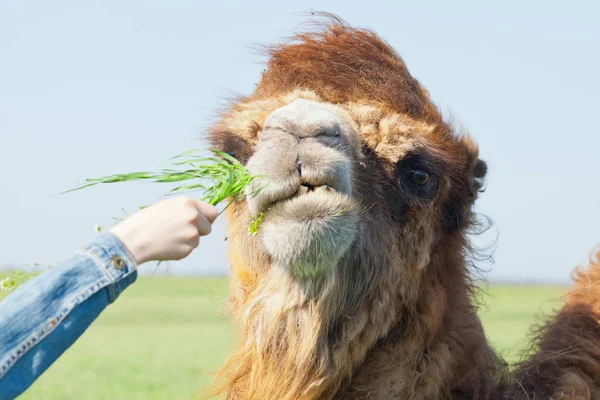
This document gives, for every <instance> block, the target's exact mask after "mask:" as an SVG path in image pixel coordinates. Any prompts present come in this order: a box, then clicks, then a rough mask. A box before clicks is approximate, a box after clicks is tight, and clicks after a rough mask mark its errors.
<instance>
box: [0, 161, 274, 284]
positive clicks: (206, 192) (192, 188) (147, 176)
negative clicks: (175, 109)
mask: <svg viewBox="0 0 600 400" xmlns="http://www.w3.org/2000/svg"><path fill="white" fill-rule="evenodd" d="M199 151H200V150H191V151H187V152H185V153H182V154H179V155H176V156H175V157H172V158H171V160H173V162H172V166H173V168H168V169H162V170H160V171H159V172H157V173H154V172H132V173H128V174H115V175H109V176H105V177H101V178H90V179H86V180H85V181H83V183H82V184H81V185H79V186H77V187H75V188H73V189H70V190H67V191H65V192H63V193H69V192H73V191H76V190H81V189H85V188H89V187H91V186H96V185H99V184H105V183H118V182H132V181H151V182H161V183H173V182H181V183H182V184H181V185H179V186H177V187H175V188H173V189H171V191H170V192H169V194H181V193H190V192H197V191H200V192H202V195H201V196H200V200H202V201H205V202H207V203H210V204H212V205H215V206H216V205H217V204H219V203H221V202H223V201H225V200H227V199H229V204H227V206H225V208H224V209H223V210H222V211H221V212H220V213H219V214H221V213H222V212H223V211H225V209H226V208H227V207H229V205H230V204H231V203H233V202H234V201H236V200H238V199H239V198H241V197H243V196H245V195H246V188H247V187H248V185H250V183H252V181H253V180H254V179H256V178H257V176H255V175H252V174H251V173H250V171H249V170H248V169H247V168H246V167H244V166H243V165H242V164H241V163H240V162H239V161H238V160H236V159H235V158H234V157H232V156H231V155H229V154H227V153H223V152H220V151H216V150H211V152H212V154H213V156H212V157H200V156H199V155H198V152H199ZM261 189H262V188H259V189H257V190H255V191H254V192H252V193H250V196H253V195H255V194H256V193H258V192H259V191H260V190H261ZM140 208H145V206H142V207H140ZM116 220H117V221H120V220H122V218H120V219H116ZM261 221H262V214H260V215H259V216H258V217H257V218H256V219H255V220H253V221H252V222H251V223H250V225H249V227H248V233H249V234H252V235H255V234H256V233H257V232H258V227H259V225H260V223H261ZM101 229H102V228H101V227H100V226H99V225H96V227H95V230H96V231H97V232H100V231H101ZM32 276H33V275H28V274H23V273H22V272H20V271H16V275H15V276H8V277H5V278H3V279H0V289H1V290H5V291H10V290H13V289H14V288H16V286H17V282H18V281H20V280H27V279H29V278H30V277H32Z"/></svg>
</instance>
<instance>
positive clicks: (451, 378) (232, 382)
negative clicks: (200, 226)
mask: <svg viewBox="0 0 600 400" xmlns="http://www.w3.org/2000/svg"><path fill="white" fill-rule="evenodd" d="M326 22H327V23H326V25H323V26H319V27H317V29H315V30H313V31H311V32H309V33H302V34H299V35H298V36H296V37H294V38H293V40H292V41H290V42H287V43H285V44H282V45H277V46H273V47H270V48H268V54H269V57H270V58H269V62H268V66H267V69H266V70H265V72H264V73H263V76H262V78H261V81H260V83H259V84H258V86H257V87H256V90H255V92H254V93H253V94H252V95H251V96H249V97H246V98H240V99H238V100H237V101H236V102H234V103H233V104H231V106H230V108H229V109H228V110H226V111H225V113H224V114H223V116H222V118H221V120H220V121H219V122H218V123H217V124H216V125H215V126H214V128H213V129H212V131H211V133H210V135H209V139H210V141H211V143H212V144H213V146H214V147H215V148H216V149H219V150H222V151H226V152H231V153H234V154H235V156H236V157H237V158H238V159H240V160H241V161H242V162H244V163H248V164H249V165H250V166H252V168H254V169H257V170H260V169H261V168H262V172H263V173H265V174H266V175H267V177H268V180H269V182H270V184H273V185H275V186H273V187H275V188H277V186H276V185H277V184H282V185H283V183H282V182H284V181H285V180H286V179H288V178H289V179H291V178H290V177H291V176H292V175H293V174H294V171H293V167H291V165H292V164H291V161H290V160H287V161H286V158H285V157H286V154H287V153H286V151H288V152H289V151H292V150H289V149H288V150H286V149H287V148H286V147H285V146H284V145H281V146H279V147H278V146H275V147H273V148H271V150H270V152H271V153H264V154H263V153H261V152H260V151H258V150H257V149H259V148H260V146H261V140H264V139H260V134H261V132H263V130H266V128H265V121H266V120H267V119H268V118H269V116H271V115H272V114H273V113H274V112H276V111H277V110H281V109H282V107H285V106H288V105H290V104H294V101H297V100H298V99H307V100H310V101H311V102H316V103H318V104H323V106H324V107H327V109H330V110H334V111H332V112H334V113H335V115H336V118H340V121H343V123H344V124H347V128H344V129H346V130H345V131H344V132H345V133H344V135H346V136H347V138H348V142H347V143H348V146H349V147H348V149H346V150H347V151H346V150H344V152H343V160H346V161H347V162H348V163H349V164H348V165H349V167H348V168H342V169H341V170H340V171H341V172H339V173H338V176H345V175H344V174H347V175H348V176H350V177H351V179H350V182H351V188H350V192H351V196H349V197H347V198H346V197H340V198H337V199H336V198H335V197H326V198H325V197H323V198H322V199H321V198H319V197H313V198H312V199H314V200H311V201H314V203H310V201H308V200H307V201H306V202H304V203H302V202H299V203H298V204H300V206H298V207H297V208H296V209H292V210H293V211H289V209H286V211H285V212H284V211H283V206H277V205H276V206H275V207H274V209H273V211H272V212H270V214H267V215H266V217H265V220H264V222H263V226H262V227H261V228H260V229H259V234H258V235H256V236H255V235H249V234H248V232H247V227H248V224H249V222H250V221H251V215H252V214H256V212H255V210H254V211H253V208H254V207H258V206H256V204H257V203H253V200H252V199H251V198H249V199H247V200H246V201H238V202H236V203H235V204H233V205H232V206H231V207H230V208H229V209H228V214H227V215H228V219H229V235H228V236H229V243H230V244H229V249H230V252H229V254H230V262H231V296H230V304H231V310H232V315H233V316H234V318H235V319H236V322H237V323H238V324H239V326H240V328H241V340H240V343H239V344H238V346H237V349H236V350H235V352H234V354H233V355H231V357H230V358H229V360H228V361H227V362H226V363H225V365H224V366H223V368H222V369H221V371H220V374H219V377H218V379H217V382H216V384H215V386H214V389H215V393H226V395H227V398H228V399H252V400H263V399H277V400H291V399H306V400H311V399H322V400H328V399H448V398H452V399H501V398H504V397H503V396H504V395H505V394H509V395H510V396H511V397H509V398H536V399H538V398H544V399H545V398H550V397H543V396H546V394H547V393H554V394H555V393H571V392H575V391H577V392H578V393H579V392H581V393H584V395H585V394H587V395H588V397H581V398H590V396H589V395H590V394H591V393H594V394H595V393H596V392H594V390H597V389H595V386H594V385H595V382H596V379H598V378H600V328H599V327H598V326H597V320H598V317H597V315H598V312H599V311H600V302H599V300H600V291H599V290H596V291H595V293H594V290H591V288H592V287H593V286H594V285H600V284H598V283H597V282H598V281H600V279H597V278H600V273H598V271H597V270H598V269H599V268H600V267H598V266H596V267H594V268H595V269H592V270H591V271H588V272H585V273H583V274H582V275H580V278H579V281H578V287H577V289H576V290H575V291H574V292H572V293H571V294H570V295H569V296H568V298H567V304H566V306H565V308H564V309H563V310H561V311H560V312H559V314H558V316H557V317H556V318H555V319H554V320H553V321H551V322H550V323H549V324H550V325H549V327H548V328H546V329H544V330H543V331H542V333H541V336H540V343H541V349H540V350H539V352H538V353H536V354H535V355H534V356H533V357H532V358H531V359H530V361H529V362H527V363H525V364H523V365H521V366H520V369H519V370H518V371H517V372H516V374H515V379H511V377H510V374H509V371H508V368H507V366H506V365H505V363H504V362H503V361H502V360H501V359H500V358H499V357H497V356H496V355H495V353H494V352H493V350H492V349H491V347H490V346H489V345H488V343H487V341H486V338H485V335H484V332H483V329H482V326H481V323H480V321H479V319H478V317H477V315H476V305H475V302H474V300H473V295H474V285H473V282H472V280H473V273H474V271H473V266H472V263H471V261H470V260H472V255H473V253H472V247H471V245H470V243H469V241H468V238H467V233H468V232H470V231H472V230H473V229H474V228H475V227H476V225H477V222H476V218H475V215H474V213H473V211H472V206H473V203H474V201H475V199H476V197H477V195H478V192H479V190H480V189H481V187H482V184H483V182H482V180H483V178H484V176H485V172H486V166H485V163H483V162H482V161H480V160H479V156H478V149H477V146H476V144H475V143H474V142H473V140H472V139H470V137H469V136H467V135H465V134H463V133H461V132H457V131H456V130H455V129H454V128H453V127H452V126H451V125H450V124H448V123H447V122H445V121H444V120H443V118H442V116H441V114H440V113H439V111H438V110H437V108H436V107H435V106H434V104H433V103H432V102H431V100H430V98H429V95H428V93H427V91H426V90H425V89H423V87H422V86H421V85H420V84H419V83H418V82H417V81H416V80H415V79H414V78H413V77H412V76H411V75H410V74H409V72H408V70H407V69H406V66H405V65H404V63H403V61H402V60H401V58H400V57H399V56H398V55H397V54H396V53H395V52H394V51H393V50H392V49H391V48H390V47H389V46H388V45H387V44H386V43H385V42H383V41H382V40H381V39H379V38H378V37H377V36H376V35H375V34H374V33H372V32H370V31H366V30H360V29H355V28H351V27H349V26H347V25H346V24H345V23H343V22H342V21H340V20H338V19H336V18H335V17H328V19H327V21H326ZM295 104H298V103H295ZM306 104H313V106H314V103H306ZM313 106H308V107H313ZM315 110H316V108H315ZM291 115H292V117H294V116H295V114H291ZM345 126H346V125H345ZM267 128H268V127H267ZM309 133H310V132H309ZM353 135H355V136H356V137H357V138H358V139H357V140H356V141H354V139H352V137H353ZM281 138H282V139H281V143H284V142H285V141H286V140H288V139H286V136H285V135H283V134H282V136H281ZM290 143H291V142H290ZM316 149H317V147H315V151H320V150H316ZM321 149H322V148H321ZM294 151H295V150H294ZM415 153H417V154H419V153H421V154H426V155H427V157H429V158H430V159H431V160H433V163H434V164H435V165H437V167H433V168H438V170H437V171H438V175H439V187H438V188H437V191H436V192H435V194H434V195H433V196H432V197H431V198H423V197H417V196H409V195H408V194H407V193H408V192H407V190H406V189H403V187H402V186H401V185H400V186H399V184H398V183H397V182H398V179H399V177H398V172H397V169H398V165H401V163H402V162H403V160H405V159H408V157H409V156H410V155H412V154H415ZM293 154H296V153H293ZM324 154H325V153H324ZM340 154H342V153H340ZM306 156H307V157H308V158H310V157H309V156H310V154H307V155H306ZM278 157H279V158H278ZM336 157H337V156H336ZM334 158H335V157H334ZM334 158H332V159H329V158H327V157H325V160H326V161H325V163H326V164H327V163H329V162H333V161H331V160H333V159H334ZM312 162H316V161H312ZM286 169H287V170H289V171H288V172H286ZM290 174H291V175H290ZM282 187H283V186H282ZM323 196H325V195H323ZM339 196H342V194H340V195H339ZM325 199H326V200H325ZM256 201H259V200H256ZM260 201H262V200H260ZM344 201H347V203H343V202H344ZM342 203H343V204H345V205H344V207H343V208H344V209H343V211H344V212H342V213H339V211H340V210H339V209H338V208H336V207H339V205H340V204H342ZM311 204H313V205H311ZM277 207H280V208H281V209H278V208H277ZM318 207H321V209H323V210H325V211H327V210H329V211H331V215H333V216H334V217H339V218H340V220H339V221H337V220H332V221H325V222H326V223H327V224H331V225H327V227H333V228H332V229H333V230H334V231H335V234H336V235H338V238H341V239H344V238H346V239H348V240H349V241H350V242H351V245H349V246H346V245H345V244H344V243H342V244H339V242H338V241H334V242H332V243H334V244H332V245H331V246H330V247H333V248H334V250H335V249H338V250H339V249H342V251H341V253H340V254H336V257H329V256H330V255H331V254H333V253H332V252H329V253H327V249H323V251H324V252H325V253H323V254H324V255H323V257H324V258H317V259H314V258H310V257H308V258H305V259H303V260H304V261H306V260H309V263H314V264H315V265H313V267H315V268H312V269H311V268H306V267H307V266H306V265H305V264H306V263H304V264H302V268H300V271H301V272H300V273H298V268H292V267H290V265H287V264H293V262H292V261H289V262H288V261H285V260H288V259H290V260H291V259H292V258H293V257H288V258H286V257H287V256H280V255H279V254H280V253H279V252H280V251H287V250H289V248H286V247H285V246H286V245H287V246H294V243H296V241H293V240H289V241H288V242H289V243H287V244H286V243H285V241H278V240H279V238H280V237H284V238H290V237H291V238H293V237H294V236H293V235H294V234H295V233H294V231H293V229H292V230H291V229H289V226H288V225H289V224H288V221H289V220H290V219H293V218H294V217H295V216H298V215H302V216H307V215H308V216H310V213H311V212H313V211H314V208H318ZM290 212H291V213H292V214H293V215H290V214H289V213H290ZM285 213H288V214H285ZM336 221H337V222H336ZM344 221H345V222H344ZM338 222H339V224H338ZM342 222H343V223H345V224H347V225H343V224H342ZM344 226H352V227H355V228H356V229H355V231H354V232H350V229H343V227H344ZM273 232H276V234H273ZM269 235H271V236H269ZM344 235H347V236H344ZM350 235H352V236H350ZM350 242H349V243H350ZM306 246H308V245H306ZM339 246H342V247H339ZM291 250H294V248H292V249H291ZM332 251H333V250H332ZM286 254H287V253H286ZM311 254H313V253H311ZM315 254H316V253H315ZM311 260H312V261H311ZM324 260H325V261H324ZM282 264H283V265H282ZM308 267H311V266H310V265H309V266H308ZM302 271H303V272H302ZM306 271H310V272H306ZM586 279H589V280H588V281H587V282H592V283H585V280H586ZM594 282H595V283H594ZM579 316H581V318H582V320H581V321H580V319H579ZM583 319H585V324H584V322H582V321H583ZM557 329H559V330H557ZM565 330H567V331H569V336H568V338H569V339H568V340H567V339H564V340H563V339H562V337H563V336H561V335H562V334H563V333H564V332H565ZM567 342H568V343H567ZM536 343H537V342H536ZM573 346H576V347H575V350H574V353H572V350H573ZM567 354H575V355H573V357H574V360H573V362H572V364H569V365H572V368H571V369H570V370H568V371H567V370H564V371H563V370H562V369H559V370H557V369H556V368H555V367H554V366H553V365H556V363H558V364H559V365H561V364H560V362H561V360H565V358H564V357H567ZM584 361H585V362H586V363H585V365H584ZM565 362H566V361H565ZM586 368H587V369H586ZM537 377H540V378H539V379H538V378H537ZM548 377H549V378H552V379H546V378H548ZM528 382H531V384H529V385H528ZM586 390H587V391H586ZM536 391H537V392H539V393H543V395H538V397H527V396H530V394H532V393H537V392H536ZM539 396H542V397H539Z"/></svg>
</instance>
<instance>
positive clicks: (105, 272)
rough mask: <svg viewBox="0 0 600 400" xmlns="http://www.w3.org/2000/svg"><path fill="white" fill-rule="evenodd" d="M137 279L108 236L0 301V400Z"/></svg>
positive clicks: (28, 380) (17, 388)
mask: <svg viewBox="0 0 600 400" xmlns="http://www.w3.org/2000/svg"><path fill="white" fill-rule="evenodd" d="M136 278H137V266H136V265H135V261H134V259H133V257H131V255H130V254H129V253H128V252H127V250H126V248H125V247H124V246H123V243H122V242H121V241H120V240H119V239H118V238H117V237H116V236H114V235H113V234H112V233H104V234H100V235H98V236H97V237H96V239H95V240H93V241H92V242H90V243H89V244H87V245H86V246H85V247H83V248H82V249H80V250H79V251H77V252H75V253H74V254H73V255H72V256H71V257H70V258H68V259H67V260H65V261H64V262H62V263H60V264H59V265H57V266H55V267H52V268H50V269H49V270H47V271H46V272H44V273H42V274H40V275H38V276H36V277H35V278H33V279H31V280H29V281H27V282H26V283H25V284H23V285H22V286H21V287H19V288H18V289H16V290H15V291H14V292H13V293H11V294H10V295H9V296H8V297H6V298H5V299H4V300H3V301H0V400H8V399H14V398H15V397H17V396H18V395H19V394H21V393H22V392H23V391H25V390H26V389H27V388H28V387H29V386H30V385H31V384H32V383H33V382H34V381H35V380H36V379H37V378H38V377H39V376H40V375H41V374H42V373H43V372H44V371H45V370H46V369H47V368H48V367H49V366H50V365H51V364H52V363H53V362H54V361H55V360H56V359H57V358H58V357H60V355H61V354H62V353H63V352H64V351H65V350H67V349H68V348H69V347H70V346H71V345H72V344H73V343H74V342H75V341H76V340H77V338H79V336H80V335H81V334H82V333H83V332H84V331H85V330H86V329H87V328H88V326H89V325H90V324H91V323H92V322H93V321H94V320H95V319H96V317H97V316H98V315H99V314H100V313H101V312H102V310H104V308H106V306H107V305H108V304H110V303H112V302H113V301H115V299H116V298H117V297H118V296H119V295H120V294H121V292H122V291H123V290H124V289H126V288H127V287H128V286H129V285H130V284H132V283H133V282H134V281H135V280H136Z"/></svg>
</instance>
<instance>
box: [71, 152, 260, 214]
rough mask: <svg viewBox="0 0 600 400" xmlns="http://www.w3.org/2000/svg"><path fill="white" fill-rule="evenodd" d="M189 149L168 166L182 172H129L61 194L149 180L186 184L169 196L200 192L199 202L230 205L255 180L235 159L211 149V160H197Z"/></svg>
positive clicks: (90, 182)
mask: <svg viewBox="0 0 600 400" xmlns="http://www.w3.org/2000/svg"><path fill="white" fill-rule="evenodd" d="M198 151H199V150H191V151H188V152H185V153H182V154H179V155H177V156H175V157H172V158H171V160H175V161H174V162H173V163H172V165H173V166H174V167H179V168H181V167H184V168H183V169H179V170H177V169H170V168H169V169H162V170H161V171H159V172H158V173H154V172H132V173H128V174H115V175H109V176H105V177H102V178H92V179H86V180H85V181H84V182H83V183H82V184H81V185H80V186H78V187H75V188H74V189H71V190H68V191H66V192H65V193H68V192H72V191H75V190H81V189H84V188H88V187H90V186H95V185H99V184H103V183H117V182H131V181H141V180H146V181H153V182H161V183H172V182H187V183H186V184H183V185H180V186H177V187H175V188H174V189H171V191H170V193H171V194H173V193H183V192H194V191H202V192H203V195H202V196H201V198H200V200H202V201H206V202H208V203H210V204H212V205H217V204H218V203H221V202H222V201H224V200H226V199H230V204H231V202H233V201H235V200H238V199H239V198H240V197H242V196H244V195H245V189H246V187H247V186H248V185H250V183H251V182H252V181H253V180H254V179H255V178H256V176H254V175H252V174H251V173H250V171H248V169H247V168H246V167H244V166H243V165H242V164H241V163H240V162H239V161H238V160H236V159H235V158H234V157H232V156H230V155H229V154H227V153H223V152H220V151H216V150H211V152H212V153H213V154H214V156H213V157H199V156H198V155H197V153H198Z"/></svg>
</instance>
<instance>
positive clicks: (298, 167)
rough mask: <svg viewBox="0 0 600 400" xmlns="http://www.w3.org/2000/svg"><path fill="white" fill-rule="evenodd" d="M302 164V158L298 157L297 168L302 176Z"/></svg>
mask: <svg viewBox="0 0 600 400" xmlns="http://www.w3.org/2000/svg"><path fill="white" fill-rule="evenodd" d="M302 165H303V163H302V161H301V160H300V159H296V170H297V171H298V174H299V175H300V176H302Z"/></svg>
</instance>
